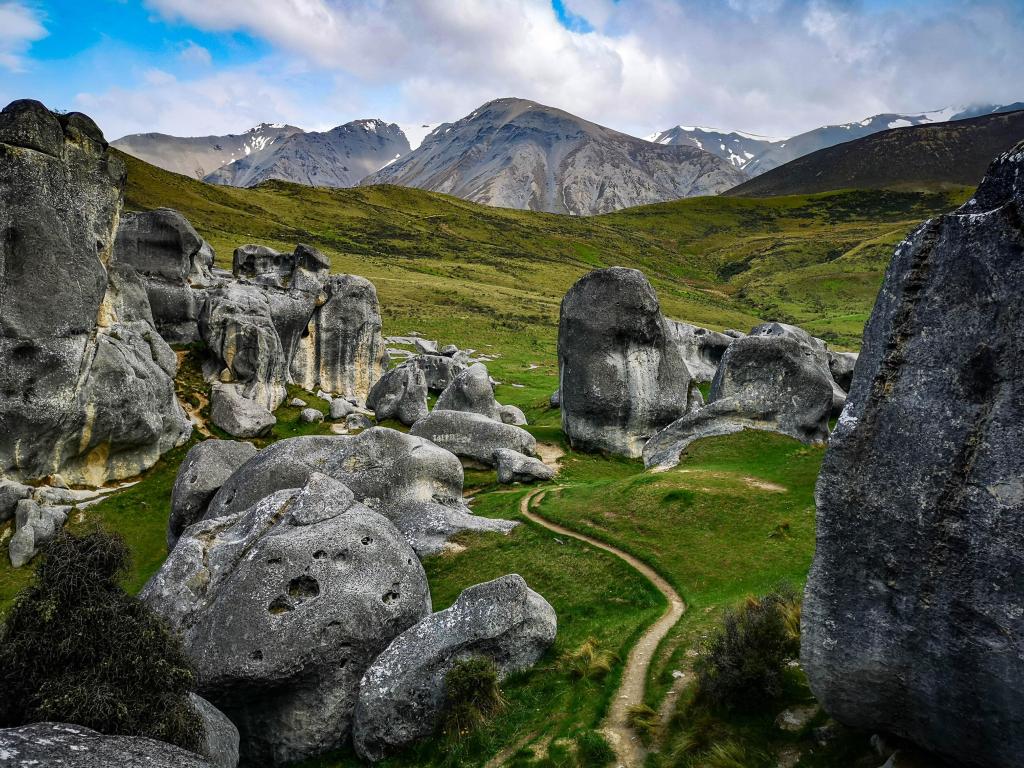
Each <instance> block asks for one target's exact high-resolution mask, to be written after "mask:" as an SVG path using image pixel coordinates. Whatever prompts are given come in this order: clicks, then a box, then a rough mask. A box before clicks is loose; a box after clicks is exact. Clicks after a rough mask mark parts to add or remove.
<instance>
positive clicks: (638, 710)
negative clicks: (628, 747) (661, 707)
mask: <svg viewBox="0 0 1024 768" xmlns="http://www.w3.org/2000/svg"><path fill="white" fill-rule="evenodd" d="M626 714H627V717H628V719H629V727H630V728H632V729H633V730H634V731H636V732H637V734H638V735H639V736H640V739H641V741H643V742H644V743H645V744H649V743H650V742H651V740H652V739H654V738H655V737H656V736H657V735H658V731H659V730H660V729H661V717H660V716H659V715H658V712H657V711H656V710H654V709H652V708H651V707H649V706H647V705H646V704H634V705H633V706H631V707H630V708H629V710H628V711H627V713H626Z"/></svg>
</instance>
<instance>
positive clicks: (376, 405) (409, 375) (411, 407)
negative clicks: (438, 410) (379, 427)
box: [366, 363, 429, 426]
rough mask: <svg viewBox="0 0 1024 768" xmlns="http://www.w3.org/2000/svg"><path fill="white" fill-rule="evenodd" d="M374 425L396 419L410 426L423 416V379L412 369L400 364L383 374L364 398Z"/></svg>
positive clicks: (425, 403) (422, 376)
mask: <svg viewBox="0 0 1024 768" xmlns="http://www.w3.org/2000/svg"><path fill="white" fill-rule="evenodd" d="M366 407H367V408H369V409H371V410H372V411H373V412H374V413H375V414H376V416H377V420H378V421H382V420H384V419H396V420H398V421H400V422H401V423H402V424H405V425H406V426H412V425H413V424H415V423H416V422H417V421H418V420H419V419H422V418H423V417H424V416H426V415H427V413H428V411H429V409H428V408H427V378H426V376H425V375H424V373H423V371H422V369H420V368H419V367H417V366H415V365H409V364H406V363H404V364H402V365H400V366H398V367H397V368H392V369H391V370H390V371H388V372H387V373H385V374H384V375H383V376H382V377H381V378H380V379H379V380H378V381H377V383H376V384H374V385H373V388H372V389H371V390H370V394H369V395H368V396H367V398H366Z"/></svg>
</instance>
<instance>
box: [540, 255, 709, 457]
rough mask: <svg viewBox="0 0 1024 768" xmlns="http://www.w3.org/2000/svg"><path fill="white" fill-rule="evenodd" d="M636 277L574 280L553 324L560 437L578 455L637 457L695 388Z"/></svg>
mask: <svg viewBox="0 0 1024 768" xmlns="http://www.w3.org/2000/svg"><path fill="white" fill-rule="evenodd" d="M674 333H675V326H674V324H672V323H671V322H669V321H667V320H666V319H665V318H664V317H663V316H662V314H661V307H660V305H659V304H658V297H657V296H656V295H655V294H654V289H653V288H652V287H651V284H650V283H648V282H647V278H645V277H644V275H643V273H641V272H638V271H637V270H635V269H623V268H621V267H613V268H611V269H599V270H595V271H593V272H590V273H589V274H587V275H585V276H584V277H582V278H580V280H578V281H577V282H576V284H575V285H573V286H572V288H570V289H569V292H568V293H567V294H566V295H565V298H563V299H562V309H561V315H560V317H559V324H558V362H559V369H560V377H561V381H560V386H559V390H560V392H561V409H562V429H563V430H564V431H565V435H566V437H567V438H568V440H569V443H570V445H572V447H573V448H576V449H577V450H585V451H603V452H607V453H612V454H617V455H622V456H630V457H636V456H639V455H640V453H641V451H642V449H643V445H644V442H645V441H646V440H647V439H648V438H649V437H650V436H651V435H653V434H654V433H655V432H656V431H658V430H659V429H661V428H662V427H665V426H667V425H668V424H670V423H672V422H673V421H674V420H676V419H678V418H679V417H680V416H682V415H683V414H685V413H688V412H689V411H690V410H691V407H692V404H693V402H692V398H693V395H692V392H693V391H696V384H695V383H694V382H693V381H692V378H691V376H690V372H689V370H688V369H687V367H686V362H685V360H684V359H683V355H682V351H681V348H680V346H679V345H678V344H677V343H675V340H674Z"/></svg>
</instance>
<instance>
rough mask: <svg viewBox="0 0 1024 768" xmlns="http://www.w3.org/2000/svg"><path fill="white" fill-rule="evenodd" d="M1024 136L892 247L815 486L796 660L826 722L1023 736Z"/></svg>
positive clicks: (938, 743)
mask: <svg viewBox="0 0 1024 768" xmlns="http://www.w3.org/2000/svg"><path fill="white" fill-rule="evenodd" d="M1022 221H1024V144H1021V145H1018V146H1017V147H1016V149H1014V150H1013V151H1011V152H1009V153H1006V154H1005V155H1002V156H1001V157H999V158H998V159H997V160H996V161H995V162H994V163H993V164H992V166H991V167H990V169H989V171H988V175H987V176H986V178H985V180H984V181H983V182H982V184H981V186H980V187H979V188H978V191H977V192H976V194H975V196H974V197H973V198H972V199H971V200H970V201H968V203H967V204H965V205H963V206H961V207H960V208H959V209H957V210H956V211H954V212H953V213H951V214H948V215H945V216H940V217H938V218H935V219H932V220H930V221H927V222H925V223H924V224H923V225H921V226H920V227H919V228H918V229H917V230H916V231H915V232H914V233H913V234H912V235H911V236H910V237H909V238H908V239H907V240H905V241H904V242H903V243H901V244H900V245H899V246H898V247H897V248H896V251H895V254H894V256H893V259H892V261H891V263H890V265H889V269H888V271H887V273H886V277H885V282H884V284H883V286H882V290H881V293H880V294H879V297H878V301H877V302H876V304H875V308H874V311H873V312H872V315H871V320H870V321H869V323H868V325H867V328H866V329H865V332H864V343H863V347H862V352H861V358H860V360H859V361H858V363H857V367H856V371H855V373H854V376H853V383H852V388H851V390H850V397H849V401H848V403H847V406H846V409H845V411H844V412H843V415H842V418H841V419H840V420H839V424H838V426H837V428H836V430H835V432H834V433H833V435H832V439H831V442H830V446H829V449H828V451H827V453H826V454H825V459H824V463H823V465H822V469H821V475H820V477H819V479H818V485H817V494H816V500H817V508H818V516H817V548H816V553H815V558H814V562H813V565H812V567H811V572H810V577H809V579H808V582H807V590H806V593H805V599H804V605H803V633H802V651H801V660H802V665H803V668H804V669H805V670H806V672H807V675H808V679H809V681H810V684H811V688H812V689H813V691H814V693H815V695H816V696H817V698H818V700H819V701H820V702H821V703H822V705H823V707H824V708H825V709H826V710H827V711H828V712H829V713H830V714H832V715H833V716H834V717H835V718H836V719H838V720H840V721H842V722H844V723H847V724H849V725H852V726H855V727H858V728H864V729H867V730H869V731H872V732H886V733H892V734H895V735H897V736H900V737H903V738H906V739H909V740H911V741H913V742H915V743H916V744H918V745H919V746H921V747H922V748H924V749H926V750H928V751H931V752H933V753H937V754H939V755H942V756H944V757H946V758H947V759H948V760H951V761H953V762H955V763H957V764H966V765H977V766H997V767H999V768H1009V767H1010V766H1016V765H1019V764H1020V756H1021V753H1022V751H1024V729H1022V728H1021V712H1024V664H1022V663H1021V659H1022V658H1024V639H1022V638H1024V610H1022V608H1021V606H1022V605H1024V581H1022V574H1024V482H1022V478H1024V428H1022V425H1024V304H1022V302H1021V296H1024V268H1022V267H1024V224H1022Z"/></svg>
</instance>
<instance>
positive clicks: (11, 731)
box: [0, 723, 219, 768]
mask: <svg viewBox="0 0 1024 768" xmlns="http://www.w3.org/2000/svg"><path fill="white" fill-rule="evenodd" d="M0 761H2V765H3V766H4V768H7V767H8V766H10V768H41V767H42V766H46V767H47V768H110V766H115V765H116V766H118V768H214V766H213V764H212V763H209V762H207V760H206V759H205V758H202V757H200V756H199V755H196V754H193V753H192V752H189V751H187V750H184V749H181V748H180V747H176V746H174V745H172V744H168V743H166V742H163V741H157V740H156V739H147V738H145V737H143V736H107V735H105V734H102V733H97V732H96V731H93V730H90V729H89V728H86V727H84V726H81V725H72V724H69V723H32V724H31V725H22V726H19V727H17V728H2V729H0ZM218 768H219V766H218Z"/></svg>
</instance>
